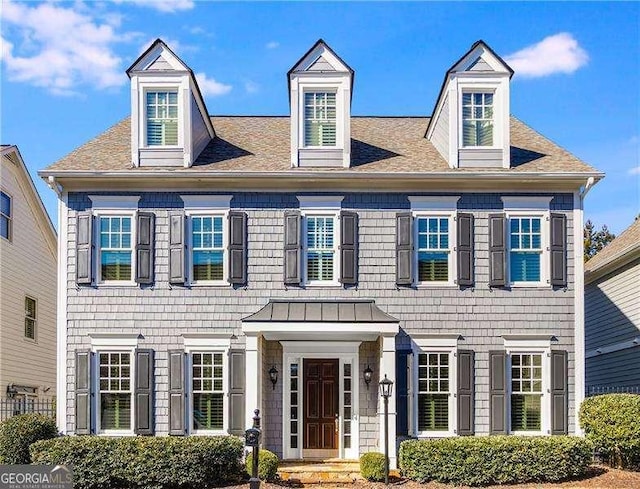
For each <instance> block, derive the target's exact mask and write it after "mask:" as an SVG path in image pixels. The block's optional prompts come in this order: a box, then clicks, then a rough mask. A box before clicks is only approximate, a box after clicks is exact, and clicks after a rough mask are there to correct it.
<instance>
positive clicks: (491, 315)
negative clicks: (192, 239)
mask: <svg viewBox="0 0 640 489" xmlns="http://www.w3.org/2000/svg"><path fill="white" fill-rule="evenodd" d="M572 205H573V196H572V194H557V195H555V196H554V198H553V199H552V201H551V210H553V211H558V212H563V213H565V214H566V216H567V224H568V230H569V232H568V243H567V245H568V246H567V251H568V253H567V255H568V278H569V286H568V287H567V288H566V289H557V290H553V289H551V288H537V289H523V288H518V289H513V290H501V289H494V290H490V289H489V287H488V285H487V284H488V249H487V248H488V237H487V233H488V227H487V226H488V224H487V222H488V214H489V213H490V212H496V211H500V210H501V209H502V202H501V200H500V195H499V194H493V193H490V194H489V193H488V194H479V193H473V194H465V195H463V196H462V198H461V200H460V202H459V209H460V210H464V211H465V212H471V213H473V214H474V217H475V257H476V258H475V271H476V285H475V287H474V288H468V289H466V290H459V289H458V288H445V287H436V288H431V287H430V288H420V289H413V288H398V287H396V285H395V215H396V212H398V211H401V210H407V209H409V201H408V199H407V195H406V194H392V193H380V194H347V195H345V198H344V200H343V203H342V207H343V209H346V210H354V211H357V212H358V214H359V223H360V227H359V236H360V242H359V249H360V256H359V283H358V286H357V287H351V288H348V289H343V288H339V289H336V288H313V289H306V290H305V289H303V288H298V287H285V286H284V284H283V226H284V211H285V210H286V209H292V208H297V206H298V201H297V199H296V196H295V195H294V194H289V193H284V194H278V193H242V194H235V195H234V198H233V199H232V201H231V207H232V208H234V209H238V210H242V211H244V212H246V213H247V215H248V283H247V286H246V287H245V288H237V289H234V288H232V287H215V288H212V287H192V288H189V287H182V286H169V284H168V252H167V247H168V242H167V232H168V210H169V209H175V208H180V207H182V201H181V200H180V197H179V195H177V194H174V193H170V192H166V193H159V192H158V193H143V194H142V198H141V199H140V208H143V209H145V210H152V211H154V212H155V213H156V243H155V249H156V255H155V256H156V260H155V278H156V280H155V284H154V285H153V286H144V287H124V288H107V287H98V288H94V287H77V286H76V283H75V220H76V215H77V212H79V211H82V210H86V209H88V208H89V207H90V201H89V199H88V197H87V195H86V194H82V193H72V194H70V196H69V207H70V212H69V220H68V231H69V232H68V240H69V241H68V243H67V245H68V246H67V249H68V268H67V274H68V275H67V278H68V305H67V307H68V347H67V349H68V352H67V382H68V385H67V401H68V411H67V412H68V418H67V428H68V430H69V431H70V432H73V430H74V421H73V416H74V405H73V404H74V402H73V399H74V371H73V370H74V369H73V362H74V360H73V358H74V357H73V352H74V351H75V350H77V349H80V348H87V347H88V346H89V337H88V336H87V333H89V332H97V331H100V332H103V331H112V332H123V333H125V332H139V333H141V334H142V336H143V339H141V340H140V347H144V348H153V349H155V350H156V366H155V374H156V388H155V395H156V404H155V405H156V413H157V416H156V432H157V433H158V434H166V433H167V431H168V426H167V412H168V396H167V377H168V372H167V358H168V357H167V350H169V349H171V348H182V339H181V338H180V335H181V334H182V333H186V332H190V333H193V332H206V331H211V330H212V329H215V330H216V331H228V332H229V333H234V334H235V336H236V337H237V339H234V340H233V346H238V347H242V346H243V344H244V336H243V335H242V331H241V327H242V325H241V319H242V318H243V317H245V316H249V315H250V314H253V313H255V312H256V311H257V310H259V309H260V308H261V307H262V306H264V305H265V304H266V302H267V301H268V300H269V299H270V298H284V299H290V298H307V299H316V298H323V299H374V300H375V301H376V305H377V306H379V307H380V308H381V309H382V310H383V311H385V312H386V313H388V314H390V315H392V316H394V317H396V318H398V319H399V321H400V328H401V334H400V335H399V336H398V343H399V344H403V345H406V344H408V338H407V337H406V335H407V334H409V335H410V334H412V333H417V332H421V333H425V332H429V333H432V334H452V333H457V334H460V335H461V336H462V337H463V339H462V340H461V341H460V344H459V347H460V348H464V349H471V350H474V351H475V352H476V356H475V359H476V364H475V366H476V390H475V417H476V419H475V422H476V433H479V434H486V433H488V430H489V427H488V414H489V413H488V410H489V400H488V359H489V353H488V352H489V350H495V349H501V348H503V340H502V338H501V337H500V335H503V334H518V333H521V334H549V335H553V336H555V337H556V338H557V342H555V343H554V348H560V349H564V350H567V351H568V353H569V431H570V432H573V430H574V427H575V423H574V417H573V412H574V408H573V405H574V388H573V386H574V380H573V372H574V348H573V344H574V339H573V338H574V314H573V311H574V286H573V283H574V279H573V268H574V263H573V249H574V243H573V232H572V229H573V212H571V211H572ZM272 343H273V344H272ZM374 344H375V343H374ZM374 344H368V343H364V344H363V345H362V346H361V350H360V353H361V354H360V364H361V365H360V367H361V371H362V370H363V369H364V366H365V362H370V363H371V364H372V365H375V364H377V358H379V350H378V347H377V346H376V347H375V348H374V346H373V345H374ZM263 347H264V348H263V366H264V368H266V369H267V370H268V369H269V368H270V367H271V365H272V364H273V365H276V367H277V368H278V370H279V371H280V372H282V367H281V362H282V350H281V347H280V346H279V344H277V342H264V343H263ZM262 375H263V377H262V378H263V399H264V406H263V408H264V409H265V413H264V415H265V418H264V422H265V424H266V426H268V428H267V430H266V432H265V443H266V444H267V447H271V448H272V449H274V450H275V451H278V447H279V445H280V440H281V438H282V436H281V432H280V430H281V426H280V425H279V423H277V422H276V423H274V422H273V419H272V416H273V414H272V413H270V411H271V412H273V410H278V412H280V410H279V407H280V408H281V401H282V393H281V391H280V390H279V389H281V385H282V383H281V382H278V384H277V385H276V389H275V391H274V390H273V389H272V387H271V384H270V382H269V381H268V375H267V374H266V372H262ZM376 375H377V372H376ZM360 377H361V375H360ZM374 381H375V379H374ZM361 383H362V382H361ZM376 402H377V391H376V389H374V388H373V387H372V388H371V389H370V390H367V389H366V387H365V386H364V385H361V387H360V403H361V405H360V414H361V417H360V448H361V450H362V451H367V450H371V449H374V448H375V447H376V446H377V436H378V428H377V424H378V420H377V416H376V408H377V406H376Z"/></svg>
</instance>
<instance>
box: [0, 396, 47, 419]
mask: <svg viewBox="0 0 640 489" xmlns="http://www.w3.org/2000/svg"><path fill="white" fill-rule="evenodd" d="M25 413H40V414H46V415H47V416H51V417H52V418H54V419H55V417H56V403H55V400H54V399H30V398H28V397H27V398H25V397H20V398H16V399H0V421H4V420H5V419H9V418H11V417H13V416H17V415H19V414H25Z"/></svg>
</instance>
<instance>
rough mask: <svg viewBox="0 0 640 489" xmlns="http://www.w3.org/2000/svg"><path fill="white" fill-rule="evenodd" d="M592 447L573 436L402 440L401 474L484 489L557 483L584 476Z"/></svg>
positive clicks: (411, 477) (418, 478)
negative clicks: (486, 487)
mask: <svg viewBox="0 0 640 489" xmlns="http://www.w3.org/2000/svg"><path fill="white" fill-rule="evenodd" d="M590 462H591V445H590V443H589V442H588V441H587V440H585V439H584V438H580V437H572V436H539V437H524V436H483V437H458V438H442V439H438V440H407V441H404V442H402V444H401V445H400V460H399V465H400V470H401V473H402V474H403V475H404V476H405V477H408V478H409V479H412V480H415V481H418V482H421V483H424V482H428V481H432V480H435V481H439V482H444V483H452V484H456V485H469V486H483V485H490V484H515V483H525V482H556V481H560V480H564V479H569V478H573V477H580V476H583V475H584V474H585V473H586V470H587V467H588V466H589V464H590Z"/></svg>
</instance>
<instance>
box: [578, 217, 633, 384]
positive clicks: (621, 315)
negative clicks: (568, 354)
mask: <svg viewBox="0 0 640 489" xmlns="http://www.w3.org/2000/svg"><path fill="white" fill-rule="evenodd" d="M584 272H585V273H584V280H585V292H584V298H585V304H584V305H585V330H586V338H585V340H586V365H587V366H586V369H587V372H586V378H587V391H588V392H589V391H593V392H594V393H598V392H607V391H611V392H614V391H616V390H619V391H621V392H622V391H625V390H629V391H632V392H636V393H640V219H636V220H635V221H634V222H633V224H631V226H629V227H628V228H627V229H626V230H625V231H624V232H623V233H622V234H621V235H620V236H618V237H617V238H615V239H614V240H613V241H612V242H611V243H609V244H608V245H607V246H605V247H604V248H603V249H602V250H601V251H600V252H599V253H598V254H597V255H595V256H594V257H593V258H591V259H590V260H589V261H588V262H587V263H586V264H585V266H584Z"/></svg>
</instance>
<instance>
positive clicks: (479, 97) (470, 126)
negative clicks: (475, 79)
mask: <svg viewBox="0 0 640 489" xmlns="http://www.w3.org/2000/svg"><path fill="white" fill-rule="evenodd" d="M462 144H463V146H493V93H463V94H462Z"/></svg>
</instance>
